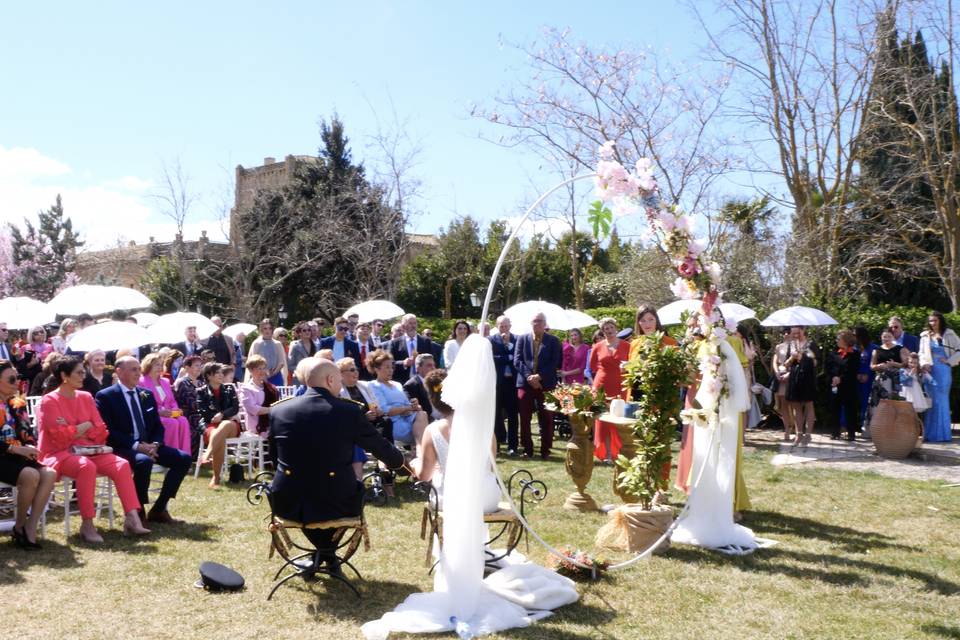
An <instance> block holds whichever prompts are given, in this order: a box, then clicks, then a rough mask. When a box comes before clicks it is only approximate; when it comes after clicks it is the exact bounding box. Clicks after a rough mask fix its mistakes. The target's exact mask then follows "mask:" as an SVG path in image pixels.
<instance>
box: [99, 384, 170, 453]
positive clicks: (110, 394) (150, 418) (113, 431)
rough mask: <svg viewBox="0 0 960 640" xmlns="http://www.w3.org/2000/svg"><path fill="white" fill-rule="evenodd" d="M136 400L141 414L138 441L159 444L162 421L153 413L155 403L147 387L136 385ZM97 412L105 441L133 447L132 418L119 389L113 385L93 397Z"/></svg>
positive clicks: (155, 408)
mask: <svg viewBox="0 0 960 640" xmlns="http://www.w3.org/2000/svg"><path fill="white" fill-rule="evenodd" d="M136 392H137V399H138V400H139V401H140V411H141V413H142V414H143V427H144V429H143V433H141V434H140V442H159V443H160V444H163V423H161V422H160V414H159V413H158V412H157V403H156V401H155V400H154V399H153V393H152V392H151V391H150V390H149V389H144V388H143V387H137V388H136ZM96 401H97V411H99V412H100V417H101V418H103V421H104V422H105V423H106V425H107V431H108V433H109V435H108V436H107V444H108V445H110V446H111V447H113V448H114V449H125V450H126V449H133V418H131V417H130V409H129V408H128V405H127V399H126V398H125V397H124V395H123V389H122V388H121V387H120V385H119V384H114V385H111V386H109V387H107V388H106V389H104V390H102V391H100V392H99V393H98V394H97V396H96Z"/></svg>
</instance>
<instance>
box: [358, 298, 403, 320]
mask: <svg viewBox="0 0 960 640" xmlns="http://www.w3.org/2000/svg"><path fill="white" fill-rule="evenodd" d="M403 313H404V311H403V309H401V308H400V307H398V306H397V305H395V304H394V303H392V302H390V301H389V300H367V301H366V302H360V303H358V304H355V305H353V306H352V307H350V308H349V309H347V310H346V311H344V312H343V317H344V318H347V317H349V316H352V315H353V314H357V315H358V316H360V322H373V321H374V320H389V319H391V318H396V317H398V316H402V315H403Z"/></svg>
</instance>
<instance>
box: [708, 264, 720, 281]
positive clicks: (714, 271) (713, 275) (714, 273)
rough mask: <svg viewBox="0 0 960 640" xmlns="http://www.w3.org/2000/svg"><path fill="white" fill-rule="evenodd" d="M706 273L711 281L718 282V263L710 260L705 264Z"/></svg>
mask: <svg viewBox="0 0 960 640" xmlns="http://www.w3.org/2000/svg"><path fill="white" fill-rule="evenodd" d="M707 275H709V276H710V279H711V280H712V281H713V282H720V275H721V270H720V265H719V264H717V263H716V262H711V263H710V264H709V265H707Z"/></svg>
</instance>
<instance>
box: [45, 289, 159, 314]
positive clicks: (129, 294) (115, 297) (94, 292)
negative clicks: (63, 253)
mask: <svg viewBox="0 0 960 640" xmlns="http://www.w3.org/2000/svg"><path fill="white" fill-rule="evenodd" d="M49 304H50V306H51V307H52V308H53V310H54V311H56V312H57V313H58V314H59V315H62V316H76V315H79V314H81V313H89V314H90V315H92V316H96V315H100V314H104V313H110V312H111V311H132V310H133V309H146V308H148V307H150V306H151V305H152V304H153V301H151V300H150V298H148V297H147V296H145V295H143V294H142V293H140V292H139V291H137V290H136V289H130V288H128V287H106V286H101V285H96V284H78V285H77V286H75V287H67V288H66V289H64V290H63V291H61V292H60V293H58V294H57V295H55V296H54V297H53V299H52V300H51V301H50V302H49Z"/></svg>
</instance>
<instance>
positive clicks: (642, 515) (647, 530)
mask: <svg viewBox="0 0 960 640" xmlns="http://www.w3.org/2000/svg"><path fill="white" fill-rule="evenodd" d="M672 522H673V509H671V508H670V507H667V506H657V507H654V508H653V510H652V511H644V510H643V509H641V508H640V505H637V504H625V505H623V506H622V507H617V508H616V509H614V510H613V511H611V512H610V520H609V521H608V522H607V524H605V525H603V526H602V527H600V530H599V531H597V540H596V545H597V547H598V548H601V549H611V550H614V551H629V552H630V553H640V552H643V551H646V550H647V549H648V548H649V547H650V546H651V545H653V543H654V542H656V541H657V540H658V539H659V538H660V537H661V536H662V535H663V534H664V533H666V531H667V529H669V528H670V524H671V523H672ZM669 548H670V540H664V541H663V543H662V544H661V545H660V547H659V548H658V549H657V551H658V552H660V551H665V550H666V549H669Z"/></svg>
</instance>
